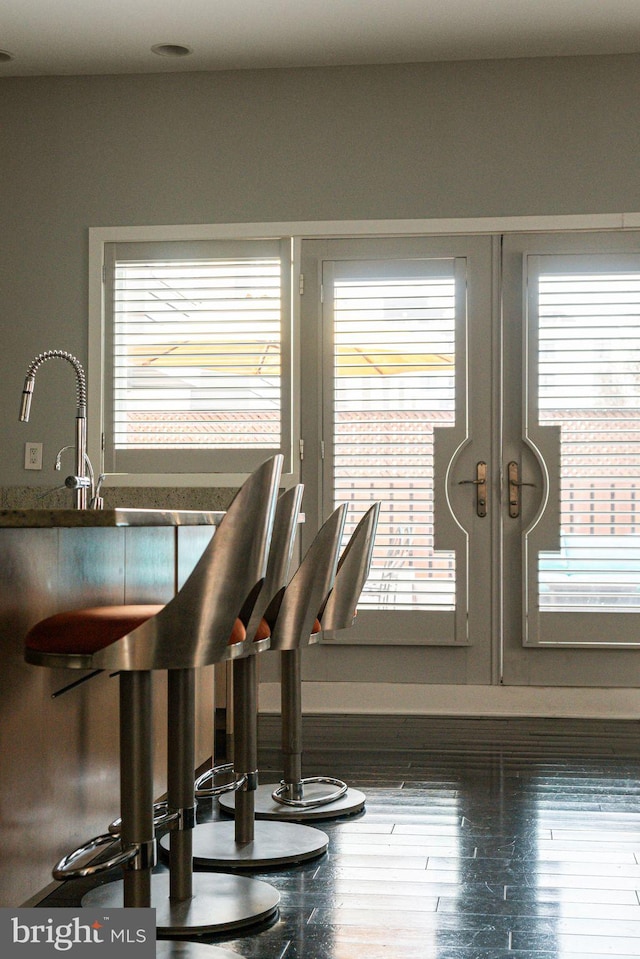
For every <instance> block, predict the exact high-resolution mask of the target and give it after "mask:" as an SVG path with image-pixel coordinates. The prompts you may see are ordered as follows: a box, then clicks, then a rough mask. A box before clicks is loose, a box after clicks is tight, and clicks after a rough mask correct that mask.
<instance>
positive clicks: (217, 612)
mask: <svg viewBox="0 0 640 959" xmlns="http://www.w3.org/2000/svg"><path fill="white" fill-rule="evenodd" d="M281 469H282V457H281V456H276V457H273V458H272V459H270V460H268V461H267V462H266V463H264V464H263V465H262V466H261V467H259V468H258V469H257V470H256V471H255V472H254V473H253V474H252V475H251V476H250V477H249V479H248V480H247V481H246V482H245V483H244V485H243V486H242V488H241V489H240V491H239V492H238V493H237V495H236V496H235V498H234V500H233V502H232V504H231V505H230V507H229V509H228V511H227V512H226V514H225V516H224V518H223V520H222V522H221V524H220V525H219V527H218V528H217V529H216V531H215V533H214V535H213V537H212V539H211V542H210V544H209V546H208V547H207V549H206V550H205V552H204V553H203V555H202V557H201V559H200V560H199V562H198V563H197V564H196V566H195V568H194V570H193V572H192V573H191V575H190V576H189V577H188V578H187V580H186V582H185V583H184V585H183V586H182V588H181V589H180V590H179V592H178V593H177V594H176V595H175V597H174V598H173V599H172V600H171V601H170V602H168V603H167V604H166V605H165V606H160V607H158V606H106V607H97V608H92V609H82V610H73V611H70V612H65V613H59V614H57V615H55V616H51V617H49V618H47V619H45V620H42V621H41V622H40V623H38V624H37V625H36V626H34V627H33V629H32V630H30V632H29V633H28V635H27V638H26V643H25V659H26V660H27V661H28V662H30V663H34V664H36V665H40V666H50V667H55V668H58V667H67V668H71V669H95V668H104V669H111V670H115V671H117V672H118V673H119V677H120V678H119V682H120V764H121V766H120V769H121V773H120V796H121V832H120V836H119V838H117V839H116V840H115V843H116V844H117V846H118V847H119V848H118V850H117V852H115V853H114V854H113V855H110V856H108V858H107V859H105V860H104V861H101V862H94V861H92V862H89V863H88V864H86V865H85V864H83V863H86V861H87V858H88V857H94V854H95V853H96V851H97V850H99V849H100V847H102V846H107V845H111V844H113V843H114V837H113V835H112V834H111V833H108V834H105V835H104V836H98V837H96V838H95V839H94V840H91V841H90V842H89V843H87V844H86V845H85V846H83V847H81V848H80V849H78V850H75V851H74V852H72V853H70V854H69V855H68V856H65V857H64V858H63V859H62V860H61V861H60V862H59V863H58V865H57V866H56V867H55V869H54V872H53V875H54V878H56V879H60V880H64V879H71V878H80V877H85V876H94V875H99V874H101V873H105V872H106V871H108V870H110V869H112V868H114V867H115V866H120V867H121V868H122V870H123V878H122V880H120V881H118V882H109V883H106V884H105V885H102V886H98V887H96V888H95V889H93V890H91V891H90V892H89V893H88V894H87V895H86V896H85V897H84V898H83V900H82V904H83V905H86V906H121V905H124V906H130V907H135V906H137V907H145V906H153V907H155V909H156V924H157V925H156V928H157V931H158V934H159V935H160V936H166V937H172V936H185V935H193V934H204V933H211V932H221V931H228V930H232V929H237V928H240V927H243V926H247V925H250V924H254V923H256V922H259V921H262V920H265V919H267V918H271V917H272V916H274V915H275V913H276V912H277V908H278V903H279V894H278V893H277V891H276V890H275V889H274V888H273V887H272V886H270V885H269V884H267V883H263V882H259V881H258V880H253V879H243V878H242V877H238V876H234V875H232V876H217V875H209V876H198V877H194V876H193V869H192V852H191V836H192V833H193V825H194V822H195V799H194V792H193V774H194V728H195V683H194V678H195V670H196V669H197V668H198V667H200V666H208V665H212V664H214V663H217V662H219V661H221V660H222V659H223V658H225V657H226V656H227V655H228V647H229V648H231V649H233V650H234V651H235V650H236V649H237V651H238V654H239V655H242V654H243V651H246V649H247V648H248V644H247V640H246V623H248V621H249V618H250V615H251V611H252V608H253V604H254V602H255V599H256V597H257V595H258V593H259V590H260V588H261V585H262V581H263V579H264V576H265V572H266V566H267V559H268V550H269V545H270V539H271V532H272V527H273V521H274V516H275V504H276V497H277V492H278V482H279V479H280V474H281ZM160 669H162V670H168V680H169V685H168V690H169V694H168V724H169V729H170V735H169V742H168V747H167V749H168V814H167V817H166V818H165V820H164V822H163V825H170V827H171V829H172V839H173V840H174V841H172V843H171V852H170V861H169V871H168V873H167V872H163V873H153V868H154V865H155V863H156V838H155V829H156V826H157V825H158V823H157V822H155V823H154V806H153V796H152V789H153V768H152V764H153V756H152V743H153V735H152V732H153V730H152V711H151V697H152V691H151V686H152V671H154V670H160Z"/></svg>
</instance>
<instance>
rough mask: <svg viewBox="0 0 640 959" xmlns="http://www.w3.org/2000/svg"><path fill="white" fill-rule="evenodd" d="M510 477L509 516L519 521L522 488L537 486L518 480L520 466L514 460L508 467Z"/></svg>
mask: <svg viewBox="0 0 640 959" xmlns="http://www.w3.org/2000/svg"><path fill="white" fill-rule="evenodd" d="M507 471H508V476H509V516H510V517H511V519H517V518H518V516H519V515H520V487H521V486H535V485H536V484H535V483H522V482H521V481H520V480H519V478H518V472H519V470H518V464H517V463H516V462H515V460H512V461H511V462H510V463H509V465H508V466H507Z"/></svg>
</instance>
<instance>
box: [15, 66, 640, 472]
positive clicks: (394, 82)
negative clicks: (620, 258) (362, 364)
mask: <svg viewBox="0 0 640 959" xmlns="http://www.w3.org/2000/svg"><path fill="white" fill-rule="evenodd" d="M639 104H640V57H638V56H620V57H584V58H560V59H540V60H511V61H483V62H462V63H440V64H412V65H399V66H393V65H392V66H372V67H345V68H343V67H338V68H329V69H304V70H266V71H244V72H228V73H226V72H225V73H201V74H197V73H194V74H181V75H176V74H172V75H157V76H156V75H154V76H148V75H145V76H100V77H53V78H48V77H42V78H41V77H37V78H5V79H3V80H0V124H1V126H0V130H1V137H2V148H1V150H0V182H1V184H2V189H1V194H0V212H1V227H2V229H1V233H0V235H1V238H2V239H1V253H0V291H1V292H0V296H1V301H0V302H1V304H2V311H1V314H0V315H1V322H2V334H3V349H2V351H1V353H0V364H1V366H0V369H1V375H0V403H1V405H2V408H3V409H4V410H5V415H4V416H3V417H1V418H0V449H1V450H2V457H1V459H0V488H3V487H8V486H12V487H14V486H25V485H28V484H31V483H34V484H35V485H52V483H53V482H54V481H55V478H56V474H52V473H51V470H50V469H49V470H48V471H43V473H34V472H30V473H26V472H25V471H24V469H23V445H24V442H25V440H27V439H28V440H30V441H31V440H36V441H37V440H44V441H45V443H46V446H45V462H46V463H48V462H50V458H51V454H52V453H53V456H55V452H56V450H57V449H58V448H59V447H61V446H62V445H64V444H65V443H70V442H72V440H73V436H72V424H73V411H74V408H75V403H74V397H73V380H72V373H71V370H70V369H69V368H68V367H67V366H66V364H59V363H51V364H48V365H47V372H46V383H45V374H41V375H40V378H39V382H38V389H37V394H38V395H37V396H36V397H35V399H34V406H33V413H32V423H31V424H30V425H29V426H24V425H22V424H18V422H17V406H18V400H19V394H20V389H21V384H22V379H23V376H24V370H25V368H26V365H27V363H28V362H29V360H30V359H31V358H32V356H33V355H35V354H36V353H38V352H40V351H41V350H43V349H53V348H58V349H67V350H70V351H72V352H74V353H75V354H77V356H78V357H79V358H80V359H81V360H83V361H84V360H86V354H87V321H86V315H87V230H88V227H90V226H114V225H119V224H157V223H189V222H193V223H202V222H205V223H206V222H234V221H263V220H264V221H268V220H324V219H366V218H391V219H393V218H405V217H410V218H412V217H468V216H498V215H526V214H570V213H604V212H620V211H629V210H640V176H639V175H638V174H639V170H638V158H639V156H640V124H639V122H638V120H639V106H638V105H639ZM40 380H42V382H40ZM47 457H49V459H47ZM63 475H64V474H63Z"/></svg>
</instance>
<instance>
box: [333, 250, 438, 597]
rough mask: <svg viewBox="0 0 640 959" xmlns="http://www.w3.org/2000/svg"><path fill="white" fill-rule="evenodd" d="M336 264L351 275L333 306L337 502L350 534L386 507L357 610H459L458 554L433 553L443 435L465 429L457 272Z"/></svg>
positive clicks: (339, 284) (337, 286)
mask: <svg viewBox="0 0 640 959" xmlns="http://www.w3.org/2000/svg"><path fill="white" fill-rule="evenodd" d="M335 266H336V267H338V268H339V267H343V272H344V273H345V275H344V276H343V275H338V276H337V277H336V279H335V283H334V304H333V306H334V310H333V315H334V372H333V382H334V425H333V431H334V436H333V440H334V447H333V456H334V463H333V468H334V497H335V502H336V503H339V502H345V501H346V502H349V503H351V504H352V506H353V509H352V510H350V518H349V521H348V525H347V529H346V533H345V535H346V536H349V535H350V533H351V531H352V529H353V525H355V523H356V522H357V520H358V519H359V517H360V516H361V515H362V513H363V512H364V511H365V510H366V509H367V507H368V505H369V504H370V503H371V501H373V500H380V501H381V502H382V508H381V513H380V520H379V525H378V533H377V537H376V547H375V552H374V558H373V564H372V570H371V574H370V576H369V579H368V582H367V585H366V587H365V590H364V592H363V595H362V597H361V602H360V604H359V605H360V607H361V608H364V609H366V608H369V609H396V610H403V609H404V610H419V609H452V608H453V607H454V602H455V596H454V593H455V554H454V553H453V552H444V551H440V552H436V551H435V550H434V548H433V533H434V515H433V437H434V428H435V427H447V426H453V424H454V420H455V396H454V363H455V355H454V353H455V281H454V274H453V264H452V262H451V261H443V263H441V264H439V266H438V269H437V271H436V272H435V273H434V267H433V266H431V267H428V266H427V265H424V266H422V267H420V266H419V265H418V264H412V266H411V269H409V270H408V271H407V272H406V273H404V274H403V273H402V272H400V273H399V274H398V271H401V269H402V268H401V266H400V265H398V264H393V266H391V264H385V263H383V264H380V265H379V267H378V269H379V270H380V275H379V276H378V277H376V276H375V274H372V275H360V276H358V275H355V276H353V275H352V276H349V272H350V271H353V270H354V266H353V265H348V264H335ZM389 269H391V270H392V271H393V272H395V273H396V275H391V276H389V275H385V274H388V271H389ZM340 272H341V271H340V270H338V273H339V274H340ZM356 273H357V271H356Z"/></svg>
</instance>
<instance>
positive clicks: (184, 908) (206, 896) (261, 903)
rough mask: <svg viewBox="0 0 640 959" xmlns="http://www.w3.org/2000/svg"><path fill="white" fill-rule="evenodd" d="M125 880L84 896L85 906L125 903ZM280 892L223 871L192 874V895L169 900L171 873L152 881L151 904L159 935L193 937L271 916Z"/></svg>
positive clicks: (265, 884) (254, 880) (165, 873)
mask: <svg viewBox="0 0 640 959" xmlns="http://www.w3.org/2000/svg"><path fill="white" fill-rule="evenodd" d="M123 885H124V884H123V882H122V880H119V881H117V882H109V883H105V884H104V885H102V886H96V888H95V889H91V890H90V891H89V892H88V893H87V894H86V895H85V896H83V898H82V903H81V905H83V906H99V907H107V908H108V907H117V906H122V900H123ZM279 903H280V894H279V893H278V892H277V890H276V889H274V887H273V886H270V885H269V884H268V883H266V882H262V881H261V880H259V879H248V878H245V877H244V876H224V875H220V874H211V875H198V876H194V877H193V897H192V898H191V899H187V900H185V901H184V902H174V901H173V900H171V899H169V873H168V872H162V873H157V874H155V875H154V876H153V877H152V880H151V906H152V907H154V908H155V910H156V933H157V935H158V936H161V937H162V936H166V937H172V936H192V935H206V934H210V933H217V932H229V931H231V930H234V929H241V928H243V927H244V926H250V925H255V924H256V923H259V922H264V921H266V920H267V919H271V918H272V917H273V916H275V915H276V913H277V911H278V905H279Z"/></svg>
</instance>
